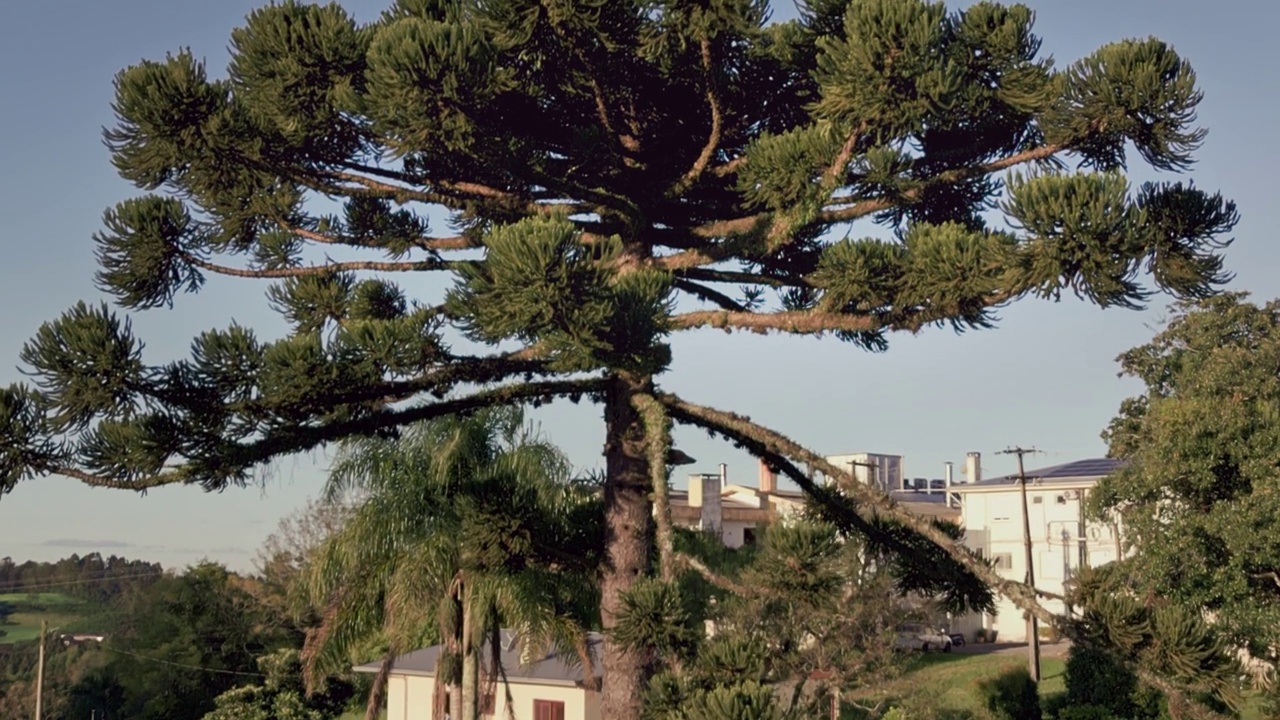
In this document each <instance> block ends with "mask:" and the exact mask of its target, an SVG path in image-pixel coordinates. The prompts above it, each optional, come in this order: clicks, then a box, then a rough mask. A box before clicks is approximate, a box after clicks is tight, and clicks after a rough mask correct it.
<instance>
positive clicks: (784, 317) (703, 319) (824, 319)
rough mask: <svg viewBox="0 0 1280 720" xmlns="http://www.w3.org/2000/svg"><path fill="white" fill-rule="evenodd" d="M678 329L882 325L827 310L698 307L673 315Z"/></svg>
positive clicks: (806, 331) (818, 329) (803, 331)
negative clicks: (770, 311) (765, 310)
mask: <svg viewBox="0 0 1280 720" xmlns="http://www.w3.org/2000/svg"><path fill="white" fill-rule="evenodd" d="M671 327H672V328H673V329H675V330H692V329H694V328H699V327H713V328H720V329H722V330H750V331H751V332H755V333H761V334H764V333H767V332H769V331H770V330H777V331H780V332H787V333H793V334H800V335H812V334H817V333H824V332H836V331H845V332H867V331H871V330H877V329H879V328H880V327H882V323H881V321H880V320H879V319H878V318H876V317H875V316H873V315H851V314H846V313H824V312H815V311H799V310H792V311H783V312H773V313H757V312H732V311H727V310H696V311H694V312H687V313H683V314H680V315H676V316H675V317H673V318H671Z"/></svg>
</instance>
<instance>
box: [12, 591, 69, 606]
mask: <svg viewBox="0 0 1280 720" xmlns="http://www.w3.org/2000/svg"><path fill="white" fill-rule="evenodd" d="M0 602H7V603H13V604H14V605H79V604H80V602H81V601H80V600H79V599H77V598H73V597H71V596H70V595H63V594H62V593H0Z"/></svg>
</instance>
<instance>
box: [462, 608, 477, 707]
mask: <svg viewBox="0 0 1280 720" xmlns="http://www.w3.org/2000/svg"><path fill="white" fill-rule="evenodd" d="M462 593H463V600H462V713H461V718H460V719H459V720H480V702H479V701H480V653H479V652H477V651H476V642H475V613H474V612H473V611H472V608H471V605H472V603H471V588H470V586H464V588H463V591H462Z"/></svg>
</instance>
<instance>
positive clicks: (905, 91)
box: [0, 0, 1236, 720]
mask: <svg viewBox="0 0 1280 720" xmlns="http://www.w3.org/2000/svg"><path fill="white" fill-rule="evenodd" d="M800 5H801V10H802V12H801V15H802V17H801V18H800V19H798V20H795V21H789V22H770V20H769V13H768V8H767V5H766V3H764V2H762V1H760V0H717V1H716V2H711V3H701V2H688V1H686V0H659V1H653V2H651V1H648V0H643V1H642V0H622V1H618V2H599V1H595V0H542V1H538V0H486V1H484V2H479V1H477V0H396V1H395V2H393V3H392V4H391V6H390V7H389V8H388V9H387V10H386V11H385V12H384V13H383V14H382V15H381V16H380V17H379V18H378V19H376V20H375V21H373V22H370V23H367V24H361V23H357V22H356V21H355V20H354V19H353V18H352V17H351V15H350V14H349V13H347V12H346V11H345V10H344V9H343V8H342V7H340V6H339V5H336V4H329V5H306V4H301V3H298V2H293V1H291V0H290V1H287V2H283V3H280V4H275V5H270V6H267V7H263V8H261V9H259V10H256V11H254V12H253V13H251V14H250V15H249V16H248V18H247V19H246V21H245V24H244V25H243V26H242V27H240V28H237V29H235V30H234V31H232V34H231V43H230V53H231V59H230V62H229V64H228V65H227V68H226V73H225V75H221V74H218V75H211V74H210V73H209V72H208V70H207V67H206V64H205V62H204V61H203V60H201V59H198V58H196V57H194V56H193V55H192V54H191V53H190V52H187V51H179V52H176V53H173V54H171V55H169V56H167V57H165V58H164V59H160V60H146V61H143V62H141V63H139V64H137V65H134V66H132V67H129V68H127V69H125V70H123V71H122V72H120V73H119V75H117V77H116V81H115V89H116V94H115V102H114V109H115V112H116V115H117V122H116V124H115V125H114V126H113V127H111V128H108V129H107V130H106V132H105V139H106V143H107V145H108V147H109V149H110V151H111V156H112V161H113V163H114V164H115V166H116V168H117V170H118V171H119V173H120V175H121V176H122V177H123V178H125V179H126V180H128V181H130V182H132V183H134V184H136V185H137V186H138V187H139V188H140V189H141V190H142V191H143V193H144V194H142V195H141V196H139V197H137V198H134V199H131V200H127V201H125V202H122V203H120V204H118V205H116V206H115V207H113V208H110V209H109V210H107V211H106V213H105V215H104V219H103V229H102V230H101V232H99V233H98V234H97V235H96V236H95V242H96V246H97V257H98V261H99V266H100V270H99V272H98V274H97V284H98V287H99V288H101V289H102V290H104V291H106V292H107V293H109V294H110V295H112V296H113V297H114V298H115V300H116V302H117V303H118V304H119V305H120V306H121V307H123V308H125V309H126V310H133V311H141V310H146V309H151V308H159V307H168V306H171V305H172V304H173V303H174V302H175V300H176V299H177V297H178V296H179V295H180V294H182V293H187V292H195V291H197V290H199V289H200V287H201V286H202V285H203V284H204V283H205V281H206V279H207V278H209V277H210V276H212V275H225V276H232V277H239V278H245V279H255V278H256V279H260V280H266V281H274V283H273V284H271V285H270V287H269V288H268V289H267V290H266V294H267V297H268V299H269V302H270V304H271V306H272V307H273V308H275V309H276V310H278V311H279V312H280V313H282V314H283V316H284V317H285V318H286V319H287V320H288V321H289V323H290V324H291V326H292V332H291V333H289V334H288V335H287V336H286V337H282V338H278V339H270V340H268V339H263V338H260V337H258V336H257V334H256V333H254V332H253V331H252V330H251V329H249V328H247V327H244V326H240V325H234V324H233V325H231V326H229V327H227V328H224V329H213V330H207V331H205V332H202V333H200V334H199V335H197V336H196V337H195V339H194V340H193V342H192V346H191V353H190V356H189V357H187V358H185V359H180V360H176V361H172V362H156V361H148V360H147V359H145V358H144V356H143V352H142V341H141V339H139V338H138V337H137V336H136V335H135V334H134V332H133V330H132V327H131V324H130V321H129V318H128V316H127V315H122V314H120V313H118V312H117V311H116V310H113V309H111V308H110V307H108V306H106V305H96V304H90V303H80V304H78V305H77V306H75V307H73V308H72V309H70V310H69V311H67V312H66V313H65V314H64V315H63V316H62V317H61V318H58V319H56V320H53V321H50V322H49V323H47V324H45V325H44V326H42V327H41V328H40V330H39V331H38V333H37V334H36V336H35V337H34V338H33V339H32V340H31V341H30V342H29V343H28V344H27V345H26V346H25V347H24V349H23V351H22V353H21V358H22V361H23V363H24V364H25V365H26V369H27V371H28V372H29V373H30V377H31V381H30V382H29V383H23V384H16V385H13V386H10V387H8V388H6V389H4V390H2V391H0V489H3V490H4V491H6V492H7V491H8V490H10V489H11V488H12V487H13V486H14V484H15V483H17V482H19V481H22V480H26V479H29V478H34V477H39V476H43V475H49V474H62V475H67V476H71V477H75V478H78V479H80V480H82V481H84V482H86V483H89V484H91V485H96V486H105V487H116V488H124V489H134V490H144V489H146V488H150V487H155V486H158V485H163V484H169V483H189V484H196V485H199V486H202V487H204V488H207V489H220V488H223V487H226V486H228V485H238V484H244V483H247V482H250V481H251V480H252V477H253V471H254V469H255V468H257V467H258V466H260V465H261V464H263V463H266V462H268V461H270V460H272V459H273V458H276V457H279V456H282V455H286V454H289V453H294V452H299V451H304V450H308V449H312V448H315V447H318V446H320V445H323V444H325V443H329V442H333V441H337V440H341V439H343V438H346V437H349V436H352V435H367V434H377V433H384V432H392V431H394V429H395V428H397V427H400V426H403V425H405V424H406V423H409V422H413V421H415V420H423V419H429V418H432V417H437V416H441V415H447V414H453V413H457V412H465V411H468V410H472V409H475V408H479V407H485V406H490V405H496V404H513V403H520V402H542V401H546V400H550V399H554V398H563V397H568V398H573V399H580V398H582V397H588V398H590V399H592V400H595V401H599V402H601V403H602V404H603V405H604V406H605V413H604V414H605V421H606V436H607V439H606V443H605V456H606V482H605V486H604V500H605V512H606V527H607V529H606V534H605V536H606V538H607V540H606V547H605V553H604V564H603V568H604V575H603V585H602V606H601V609H602V614H603V619H604V624H605V626H606V628H609V627H612V626H613V625H614V624H615V623H616V622H617V616H618V613H619V612H620V609H621V608H622V603H623V596H624V595H625V593H626V591H627V590H628V588H630V587H631V586H632V585H633V584H634V583H635V582H636V580H637V579H639V578H641V577H644V576H645V575H646V574H648V573H649V571H650V569H649V553H648V551H647V549H648V544H649V542H650V541H649V532H648V529H647V528H648V523H649V518H650V514H651V506H650V493H653V494H654V495H655V498H654V499H655V500H656V501H657V502H658V503H659V504H661V502H662V495H663V494H664V493H665V483H666V478H665V474H664V472H663V468H661V467H660V464H661V463H660V462H657V460H658V459H661V458H663V452H664V449H665V448H667V447H669V441H668V439H667V428H668V426H669V422H668V420H675V421H678V422H681V423H685V424H691V425H694V426H698V427H702V428H705V429H707V430H709V431H711V432H713V433H717V434H720V435H722V436H724V437H726V438H728V439H730V440H732V441H734V442H737V443H740V444H742V445H744V446H746V447H748V448H749V449H750V450H752V452H755V453H757V454H759V455H761V456H762V457H765V458H767V459H769V460H770V461H772V462H775V463H777V464H778V466H779V468H780V469H781V470H782V471H783V472H784V473H785V474H786V475H787V476H789V477H791V478H792V479H794V480H796V481H797V482H799V483H800V484H801V486H802V487H805V488H806V489H809V490H812V489H813V486H812V483H811V482H809V481H808V479H807V475H806V474H805V473H803V472H800V471H799V467H800V465H801V464H803V463H805V462H809V461H810V460H811V458H812V454H809V453H807V452H805V451H803V449H802V448H800V447H799V446H798V445H795V444H794V443H792V442H791V441H790V440H788V439H786V438H783V437H781V436H779V435H777V434H774V433H772V432H770V431H768V430H767V429H765V428H763V427H761V426H759V425H757V424H755V423H752V422H750V421H748V420H747V419H745V418H741V417H737V416H734V415H732V414H730V413H728V412H725V411H721V410H717V409H714V408H707V407H703V406H700V405H696V404H694V403H692V402H690V401H688V400H685V399H683V398H679V397H676V396H674V395H671V394H669V393H665V392H662V391H661V390H660V389H659V388H658V387H657V386H656V385H655V378H658V377H660V376H661V374H662V372H663V371H664V370H665V369H666V368H667V367H668V365H669V364H670V362H671V360H672V355H671V348H670V345H669V337H670V336H671V335H672V334H673V333H677V332H689V331H694V330H697V329H700V328H721V329H726V330H749V331H755V332H771V331H777V332H783V333H791V334H832V335H835V336H836V337H838V338H840V339H842V340H845V341H848V342H850V343H852V344H853V345H855V346H857V347H861V348H867V349H871V350H883V349H885V348H886V347H887V342H888V337H889V335H890V334H891V333H893V332H895V331H910V332H915V331H919V330H921V329H923V328H926V327H931V326H942V327H950V328H954V329H956V330H964V329H971V328H986V327H990V326H992V325H993V324H994V323H995V320H996V315H995V312H996V311H997V310H998V309H999V308H1000V307H1002V306H1005V305H1007V304H1008V303H1011V302H1014V301H1016V300H1019V299H1023V298H1027V297H1042V298H1053V299H1057V298H1059V297H1060V296H1061V295H1062V294H1064V293H1067V294H1075V295H1077V296H1079V297H1081V298H1084V299H1085V300H1087V301H1089V302H1091V303H1094V304H1097V305H1100V306H1120V307H1137V306H1140V305H1141V304H1142V303H1143V302H1144V301H1145V300H1146V299H1147V298H1148V297H1149V295H1150V294H1151V293H1152V292H1154V291H1156V290H1163V291H1167V292H1170V293H1173V294H1174V295H1176V296H1179V297H1189V298H1198V297H1204V296H1207V295H1210V294H1212V293H1213V292H1214V291H1215V289H1216V288H1217V287H1218V286H1219V285H1220V284H1221V283H1222V282H1224V281H1225V280H1226V279H1227V276H1226V273H1225V272H1224V271H1223V265H1222V259H1221V256H1220V254H1219V251H1220V250H1221V248H1222V247H1223V246H1224V245H1225V243H1226V241H1227V239H1226V238H1225V234H1226V233H1227V232H1229V231H1230V230H1231V228H1232V227H1233V225H1234V224H1235V222H1236V213H1235V207H1234V205H1233V204H1232V203H1231V202H1230V201H1229V200H1226V199H1224V198H1222V197H1221V196H1219V195H1217V194H1214V193H1211V192H1207V191H1204V190H1201V189H1200V188H1197V187H1195V186H1194V185H1193V184H1192V183H1190V182H1152V183H1144V184H1142V185H1140V186H1138V187H1132V186H1131V184H1130V183H1129V181H1128V180H1127V179H1126V177H1125V174H1124V173H1125V171H1126V169H1127V167H1128V164H1129V163H1130V162H1133V161H1139V162H1142V163H1144V164H1146V165H1147V166H1149V167H1151V168H1154V169H1156V170H1160V171H1184V170H1187V169H1189V168H1190V167H1192V165H1193V163H1194V154H1195V151H1196V149H1197V148H1198V147H1199V145H1200V144H1201V142H1202V141H1203V139H1204V137H1205V130H1204V129H1203V128H1201V127H1199V126H1198V125H1197V124H1196V107H1197V104H1198V103H1199V102H1200V99H1201V93H1200V90H1199V89H1198V87H1197V86H1196V76H1195V72H1194V71H1193V69H1192V67H1191V65H1190V63H1189V62H1188V61H1187V60H1186V59H1185V58H1183V57H1181V56H1180V55H1179V54H1178V53H1177V52H1176V51H1175V50H1174V49H1173V48H1172V47H1170V46H1169V45H1168V44H1167V43H1164V42H1162V41H1160V40H1158V39H1155V38H1147V39H1135V40H1122V41H1118V42H1115V43H1112V44H1108V45H1105V46H1103V47H1101V48H1098V49H1097V50H1096V51H1094V52H1093V53H1091V54H1089V55H1088V56H1086V57H1084V58H1082V59H1080V60H1078V61H1076V62H1074V63H1071V64H1069V65H1067V66H1065V67H1062V68H1056V67H1054V65H1053V63H1052V62H1051V61H1050V60H1049V59H1048V58H1045V57H1043V56H1042V55H1041V53H1040V39H1039V37H1038V36H1037V35H1036V34H1035V33H1034V32H1033V29H1032V24H1033V14H1032V12H1031V11H1030V10H1029V9H1028V8H1026V7H1025V6H1021V5H1008V6H1006V5H999V4H995V3H990V2H981V3H977V4H974V5H972V6H969V7H966V8H964V9H962V10H948V9H947V8H946V7H945V6H944V5H942V4H941V3H929V2H924V1H923V0H807V1H805V2H802V3H801V4H800ZM858 221H877V222H879V223H880V224H881V225H882V226H883V227H884V228H887V232H885V233H881V236H871V235H870V234H869V233H868V234H864V230H859V229H855V228H854V225H859V223H858ZM1000 221H1002V222H1000ZM859 226H860V225H859ZM882 236H887V239H886V237H882ZM423 273H434V274H439V275H443V276H445V277H447V278H448V279H449V280H450V281H451V284H450V285H449V288H448V290H447V292H445V293H443V294H442V295H437V296H433V297H411V296H410V291H409V289H408V288H410V287H415V288H416V287H418V286H417V285H412V284H411V283H410V282H407V281H406V282H403V283H399V282H397V281H396V280H395V278H408V277H411V276H412V275H414V274H423ZM410 401H412V402H410ZM819 460H820V459H819ZM824 472H826V474H827V475H829V476H830V477H837V478H845V479H846V480H848V479H849V478H848V476H847V473H845V472H844V471H843V470H840V469H838V468H826V469H824ZM845 491H846V492H847V493H849V494H850V495H852V496H853V497H854V498H855V499H856V500H857V503H856V504H854V505H853V506H851V507H852V509H850V510H849V512H848V513H846V514H845V515H844V516H843V517H844V520H845V521H846V526H849V527H853V528H854V529H857V530H859V531H862V532H865V533H867V534H868V536H869V537H870V538H871V539H873V540H875V541H877V542H880V543H881V544H883V545H886V546H888V547H891V548H894V549H896V550H898V551H899V552H900V553H902V554H908V555H909V554H910V553H911V552H913V547H914V545H913V544H912V542H909V541H904V540H903V538H901V537H898V536H896V535H893V534H892V533H884V532H880V531H879V530H878V527H879V526H877V525H875V524H874V523H873V522H872V519H873V517H874V516H878V515H880V516H884V517H888V518H897V519H898V520H900V521H901V522H902V523H903V524H904V527H906V528H907V529H908V530H909V531H910V533H915V534H918V535H919V536H920V537H922V538H925V539H926V540H927V541H928V542H931V543H934V544H936V545H938V546H939V547H941V548H943V549H944V552H945V554H946V556H947V557H948V558H950V559H951V560H952V561H954V562H956V563H960V564H962V565H964V566H965V567H968V568H969V569H970V570H971V571H972V572H973V573H977V574H978V575H979V576H981V577H982V578H984V579H986V580H988V581H991V582H993V583H995V584H997V585H998V586H1000V587H1001V588H1002V589H1003V590H1004V591H1005V592H1007V593H1009V594H1011V595H1013V596H1015V597H1019V598H1022V599H1023V600H1026V601H1028V602H1030V601H1031V595H1030V594H1029V593H1028V592H1026V591H1025V589H1023V591H1018V590H1017V588H1016V587H1014V586H1013V585H1011V584H1009V583H1002V581H1000V580H999V578H998V577H997V576H996V575H995V573H993V572H990V571H989V569H988V568H986V567H985V565H983V564H982V563H980V562H978V561H977V560H976V559H975V558H973V557H972V556H970V555H969V554H968V553H967V552H966V551H964V550H963V548H961V547H960V546H959V544H958V543H957V542H956V541H955V540H954V539H953V538H951V537H950V536H948V535H947V534H946V533H944V532H942V531H940V530H938V529H937V528H932V527H931V526H929V525H928V524H927V523H924V522H922V521H919V520H918V519H915V518H912V517H910V516H908V515H907V514H906V513H905V511H903V510H901V509H900V508H898V507H896V506H894V505H893V504H892V503H890V502H889V501H888V500H887V498H885V497H884V496H882V495H879V494H878V493H877V491H874V490H872V489H870V488H866V487H862V486H858V485H857V484H856V483H852V482H850V484H849V485H848V486H847V487H846V488H845ZM913 537H914V535H913ZM604 655H605V657H604V661H603V664H604V666H605V671H606V684H605V696H604V707H605V712H606V714H608V715H610V716H611V717H617V718H621V719H622V720H628V719H631V718H635V717H636V715H635V713H636V712H637V710H636V704H637V702H638V698H639V696H640V689H641V686H640V684H639V680H631V679H628V678H633V677H635V678H638V677H639V676H640V675H641V672H640V669H641V660H640V657H639V656H638V655H636V654H634V653H633V654H628V653H626V652H623V651H622V650H620V649H618V648H617V647H616V646H614V645H612V644H608V643H607V644H606V649H605V653H604Z"/></svg>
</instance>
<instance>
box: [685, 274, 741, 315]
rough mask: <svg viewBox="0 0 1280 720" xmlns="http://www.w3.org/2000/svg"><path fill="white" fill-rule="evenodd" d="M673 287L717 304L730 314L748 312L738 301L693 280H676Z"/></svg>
mask: <svg viewBox="0 0 1280 720" xmlns="http://www.w3.org/2000/svg"><path fill="white" fill-rule="evenodd" d="M672 285H673V286H675V288H676V289H678V290H683V291H685V292H687V293H689V294H690V295H696V296H697V297H699V298H701V299H702V300H706V301H707V302H712V303H715V304H716V305H719V306H720V307H722V308H724V309H725V310H728V311H730V312H748V311H747V308H746V307H745V306H744V305H742V304H741V303H739V302H738V301H737V300H734V299H733V298H731V297H729V296H728V295H725V294H724V293H722V292H719V291H717V290H712V289H711V288H709V287H706V286H705V285H699V284H697V283H695V282H693V281H691V280H684V279H682V278H676V279H675V281H674V282H673V283H672Z"/></svg>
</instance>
